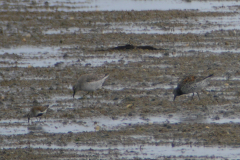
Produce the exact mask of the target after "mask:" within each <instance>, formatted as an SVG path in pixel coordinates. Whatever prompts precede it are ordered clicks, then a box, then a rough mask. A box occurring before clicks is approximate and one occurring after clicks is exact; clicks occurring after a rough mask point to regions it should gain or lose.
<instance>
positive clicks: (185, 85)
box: [173, 74, 213, 100]
mask: <svg viewBox="0 0 240 160" xmlns="http://www.w3.org/2000/svg"><path fill="white" fill-rule="evenodd" d="M212 76H213V74H210V75H209V76H193V75H189V76H186V77H184V78H183V79H182V80H181V81H180V82H179V83H178V85H177V88H175V89H174V90H173V94H174V98H173V100H175V98H176V97H177V96H180V95H182V94H188V93H193V96H194V92H197V95H198V92H199V91H200V90H202V89H203V88H204V87H206V86H207V85H208V81H207V80H208V78H209V77H212ZM198 98H199V95H198Z"/></svg>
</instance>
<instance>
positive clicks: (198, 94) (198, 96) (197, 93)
mask: <svg viewBox="0 0 240 160" xmlns="http://www.w3.org/2000/svg"><path fill="white" fill-rule="evenodd" d="M197 95H198V99H199V100H200V99H201V98H200V97H199V94H198V92H197Z"/></svg>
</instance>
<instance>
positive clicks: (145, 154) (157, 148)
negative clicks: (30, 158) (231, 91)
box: [1, 144, 240, 159]
mask: <svg viewBox="0 0 240 160" xmlns="http://www.w3.org/2000/svg"><path fill="white" fill-rule="evenodd" d="M26 147H30V148H36V149H62V150H64V152H68V151H69V152H73V151H74V153H76V154H79V155H81V154H84V152H87V151H91V152H92V153H98V154H100V155H102V156H103V155H104V154H106V153H108V152H109V151H110V150H114V151H117V152H119V155H118V158H136V157H138V158H151V159H155V158H158V157H163V156H172V155H175V156H199V157H203V156H207V157H212V156H213V157H214V158H215V159H216V158H238V157H239V156H240V153H239V152H240V149H239V148H231V147H215V146H214V147H198V146H175V147H172V146H171V145H164V146H161V145H134V146H133V145H124V146H122V145H107V146H106V145H103V146H101V145H99V146H88V145H86V146H85V145H76V144H71V145H66V146H57V145H15V146H1V149H16V148H26Z"/></svg>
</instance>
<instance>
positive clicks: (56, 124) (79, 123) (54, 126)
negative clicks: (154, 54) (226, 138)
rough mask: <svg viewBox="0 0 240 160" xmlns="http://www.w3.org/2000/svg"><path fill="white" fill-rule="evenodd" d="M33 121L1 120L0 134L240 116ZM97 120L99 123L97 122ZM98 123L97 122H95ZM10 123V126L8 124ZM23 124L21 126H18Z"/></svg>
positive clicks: (116, 127) (221, 121)
mask: <svg viewBox="0 0 240 160" xmlns="http://www.w3.org/2000/svg"><path fill="white" fill-rule="evenodd" d="M31 121H32V122H33V123H30V124H28V122H27V119H26V120H18V119H10V120H1V121H0V128H1V131H0V134H2V135H14V134H27V133H29V130H28V127H29V126H38V127H40V128H39V129H36V130H38V131H40V130H41V131H42V132H46V133H68V132H72V133H79V132H94V131H96V126H99V127H100V130H121V128H122V127H126V126H128V125H146V124H149V125H151V124H164V123H166V124H175V123H206V124H210V123H216V124H224V123H239V122H240V119H239V118H229V117H221V118H220V119H219V120H214V119H212V118H208V117H202V116H187V117H182V116H178V115H173V116H172V117H171V118H170V117H169V116H150V117H144V118H143V117H132V118H127V117H118V118H117V119H114V120H113V119H112V118H110V117H95V118H85V119H76V120H74V122H73V121H71V120H67V121H63V120H61V119H59V120H55V119H46V120H45V119H42V120H41V121H36V119H35V118H33V119H32V120H31ZM96 122H97V123H96ZM95 123H96V124H95ZM6 124H8V126H6ZM16 125H21V126H16Z"/></svg>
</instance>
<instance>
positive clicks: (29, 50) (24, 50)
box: [0, 46, 61, 57]
mask: <svg viewBox="0 0 240 160" xmlns="http://www.w3.org/2000/svg"><path fill="white" fill-rule="evenodd" d="M60 49H61V48H60V47H43V46H39V47H36V46H17V47H12V48H1V49H0V55H3V54H4V53H9V54H16V55H19V56H29V57H34V56H36V55H37V56H39V57H40V55H41V56H44V55H45V56H46V55H56V54H58V53H59V50H60Z"/></svg>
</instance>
